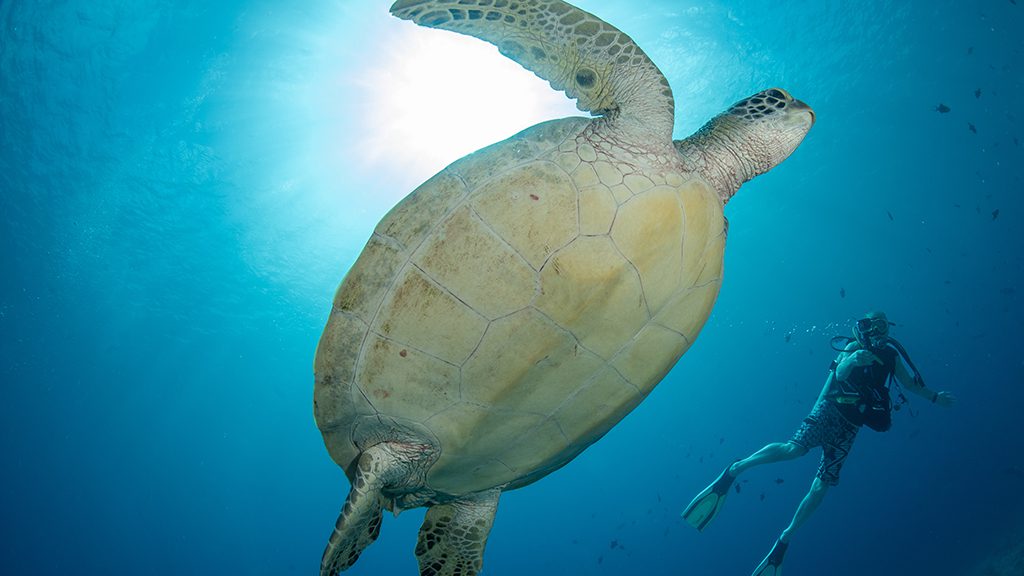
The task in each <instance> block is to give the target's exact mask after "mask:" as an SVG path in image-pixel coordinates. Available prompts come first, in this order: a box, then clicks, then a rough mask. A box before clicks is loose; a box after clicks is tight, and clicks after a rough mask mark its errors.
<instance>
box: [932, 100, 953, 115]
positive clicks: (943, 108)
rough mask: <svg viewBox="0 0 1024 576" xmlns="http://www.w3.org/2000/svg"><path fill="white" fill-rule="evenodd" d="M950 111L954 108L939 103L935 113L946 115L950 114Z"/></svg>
mask: <svg viewBox="0 0 1024 576" xmlns="http://www.w3.org/2000/svg"><path fill="white" fill-rule="evenodd" d="M950 110H952V108H950V107H949V106H946V105H945V104H942V103H941V102H940V103H939V105H938V106H936V107H935V111H936V112H938V113H939V114H945V113H947V112H949V111H950Z"/></svg>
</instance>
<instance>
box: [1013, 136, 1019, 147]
mask: <svg viewBox="0 0 1024 576" xmlns="http://www.w3.org/2000/svg"><path fill="white" fill-rule="evenodd" d="M1013 145H1014V146H1020V140H1017V137H1016V136H1014V137H1013Z"/></svg>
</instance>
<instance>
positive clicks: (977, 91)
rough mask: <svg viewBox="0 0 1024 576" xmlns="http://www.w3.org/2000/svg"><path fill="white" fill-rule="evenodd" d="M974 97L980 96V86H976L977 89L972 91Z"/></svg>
mask: <svg viewBox="0 0 1024 576" xmlns="http://www.w3.org/2000/svg"><path fill="white" fill-rule="evenodd" d="M974 97H975V98H981V88H978V89H977V90H975V91H974Z"/></svg>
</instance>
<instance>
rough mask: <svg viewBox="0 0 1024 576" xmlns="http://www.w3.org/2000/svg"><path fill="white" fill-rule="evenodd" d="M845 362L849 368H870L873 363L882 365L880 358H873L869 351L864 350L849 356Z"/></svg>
mask: <svg viewBox="0 0 1024 576" xmlns="http://www.w3.org/2000/svg"><path fill="white" fill-rule="evenodd" d="M846 362H849V363H850V365H851V366H870V365H872V364H875V363H878V364H882V363H883V362H882V359H881V358H879V357H878V356H875V355H874V354H873V353H872V352H871V351H870V350H864V349H861V350H857V351H856V352H854V353H853V354H850V357H849V358H847V359H846Z"/></svg>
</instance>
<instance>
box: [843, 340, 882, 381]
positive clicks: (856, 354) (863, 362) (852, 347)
mask: <svg viewBox="0 0 1024 576" xmlns="http://www.w3.org/2000/svg"><path fill="white" fill-rule="evenodd" d="M871 362H881V360H879V359H878V357H877V356H875V355H874V354H872V353H871V352H869V351H868V350H864V349H862V348H861V347H860V344H857V343H856V342H850V343H849V344H847V345H846V349H845V350H843V351H842V352H840V353H839V356H837V357H836V379H837V380H839V381H840V382H845V381H846V379H847V378H848V377H849V376H850V372H851V371H852V370H853V369H854V368H856V367H858V366H867V365H868V364H870V363H871Z"/></svg>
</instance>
